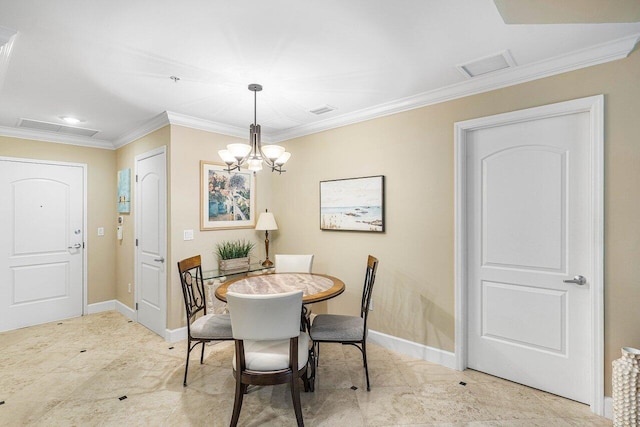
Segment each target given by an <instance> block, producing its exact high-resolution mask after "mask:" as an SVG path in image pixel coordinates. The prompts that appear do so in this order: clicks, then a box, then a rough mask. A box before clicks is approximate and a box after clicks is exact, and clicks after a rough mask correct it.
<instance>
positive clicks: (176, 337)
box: [164, 326, 187, 342]
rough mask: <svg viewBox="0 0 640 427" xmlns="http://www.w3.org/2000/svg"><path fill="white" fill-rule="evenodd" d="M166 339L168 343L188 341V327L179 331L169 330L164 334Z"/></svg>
mask: <svg viewBox="0 0 640 427" xmlns="http://www.w3.org/2000/svg"><path fill="white" fill-rule="evenodd" d="M164 339H165V340H166V341H168V342H178V341H182V340H186V339H187V327H186V326H183V327H182V328H178V329H167V330H166V332H165V333H164Z"/></svg>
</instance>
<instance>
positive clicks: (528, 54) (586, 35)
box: [0, 0, 640, 147]
mask: <svg viewBox="0 0 640 427" xmlns="http://www.w3.org/2000/svg"><path fill="white" fill-rule="evenodd" d="M612 3H614V2H609V4H612ZM0 27H4V28H0V44H1V41H2V37H1V36H2V30H4V31H5V32H6V30H7V29H9V30H16V31H17V34H16V35H15V37H14V38H12V39H11V41H10V42H9V44H8V45H7V46H5V52H4V56H5V57H4V58H3V55H2V54H0V134H5V135H6V134H11V135H15V134H16V132H17V130H16V126H17V125H18V123H19V121H20V119H31V120H39V121H45V122H52V123H59V124H64V123H63V122H62V121H61V119H60V116H76V117H79V118H80V119H82V120H83V122H82V123H80V124H79V125H77V126H80V127H84V128H89V129H94V130H98V131H99V132H98V133H97V134H96V135H95V136H93V137H78V136H74V137H73V138H70V137H69V138H67V139H69V140H72V141H74V142H76V143H82V142H83V141H84V142H86V143H87V144H88V145H91V144H94V145H100V144H103V146H107V147H108V146H111V147H113V146H119V145H122V144H123V143H126V142H129V140H130V139H131V138H133V137H134V136H135V135H136V134H137V133H140V132H141V131H140V129H149V128H150V126H152V125H151V124H150V123H153V122H154V121H153V119H154V118H156V119H155V122H158V117H163V118H164V119H166V120H169V121H171V120H173V121H174V122H176V123H189V124H194V126H195V127H201V128H209V129H212V130H217V131H219V132H221V133H226V134H230V135H239V136H245V137H246V136H247V135H248V125H249V124H250V123H251V122H252V121H253V93H252V92H250V91H249V90H248V89H247V85H248V84H249V83H260V84H262V85H263V86H264V90H263V91H262V92H259V93H258V99H257V101H258V102H257V116H258V117H257V118H258V123H260V124H261V125H262V128H263V134H264V138H265V139H266V140H271V141H278V140H282V139H286V138H290V137H295V136H299V135H304V134H308V133H311V132H316V131H320V130H324V129H328V128H332V127H336V126H339V125H343V124H346V123H352V122H356V121H360V120H364V119H368V118H372V117H376V116H380V115H384V114H389V113H393V112H396V111H402V110H406V109H409V108H415V107H418V106H421V105H427V104H430V103H434V102H440V101H442V100H446V99H452V98H455V97H459V96H464V95H466V94H470V93H477V92H481V91H485V90H491V89H493V88H496V87H501V86H505V85H509V84H516V83H519V82H522V81H527V80H532V79H535V78H539V77H543V76H546V75H551V74H556V73H558V72H563V71H568V70H571V69H576V68H580V67H583V66H588V65H593V64H596V63H601V62H605V61H608V60H612V59H617V58H621V57H624V56H626V55H627V54H628V53H629V51H631V50H632V49H633V47H634V45H635V43H636V41H637V40H638V37H639V36H640V23H638V22H632V23H605V24H553V25H541V24H535V25H507V24H505V23H504V21H503V19H502V17H501V15H500V13H499V11H498V9H497V8H496V5H495V4H494V2H493V1H492V0H393V1H391V0H348V1H345V0H323V1H301V0H297V1H295V0H269V1H264V0H236V1H233V2H231V1H224V0H184V1H180V2H175V1H171V2H170V1H166V0H92V1H86V0H56V1H42V0H20V1H18V0H0ZM9 46H10V47H11V51H10V54H9V55H8V57H6V56H7V55H6V54H7V47H9ZM505 50H508V51H509V52H510V53H511V56H512V57H513V59H514V60H515V62H516V64H517V66H516V67H515V68H513V69H510V70H504V71H500V72H497V73H495V74H493V75H486V76H482V77H478V78H475V79H467V78H465V77H464V76H463V75H462V74H461V73H460V72H458V70H457V69H456V66H457V65H460V64H464V63H467V62H470V61H474V60H476V59H478V58H481V57H485V56H487V55H493V54H496V53H499V52H501V51H505ZM170 76H178V77H179V78H180V81H179V82H177V83H175V82H173V81H172V80H171V79H170V78H169V77H170ZM325 105H330V106H333V107H335V108H336V109H335V111H332V112H330V113H326V114H323V115H315V114H312V113H310V110H313V109H316V108H318V107H322V106H325ZM164 111H168V112H170V114H168V115H167V114H165V115H162V116H158V115H159V114H161V113H162V112H164ZM58 138H60V137H58ZM65 138H66V137H65ZM53 140H55V138H53Z"/></svg>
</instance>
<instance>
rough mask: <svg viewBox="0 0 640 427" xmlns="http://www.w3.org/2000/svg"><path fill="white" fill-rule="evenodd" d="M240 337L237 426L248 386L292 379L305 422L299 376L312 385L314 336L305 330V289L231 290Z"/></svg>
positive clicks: (297, 410)
mask: <svg viewBox="0 0 640 427" xmlns="http://www.w3.org/2000/svg"><path fill="white" fill-rule="evenodd" d="M227 304H228V307H229V313H230V314H231V325H232V330H233V337H234V339H235V355H234V358H233V375H234V376H235V379H236V392H235V401H234V404H233V414H232V416H231V426H236V425H237V424H238V419H239V417H240V409H241V408H242V400H243V396H244V394H245V393H246V391H247V386H248V385H251V384H253V385H276V384H285V383H289V384H290V386H291V397H292V399H293V408H294V411H295V414H296V420H297V421H298V426H303V425H304V421H303V419H302V408H301V405H300V385H299V380H300V379H302V380H303V381H304V389H305V391H307V390H309V382H308V380H307V375H306V374H307V362H308V356H309V352H308V349H309V335H308V334H307V333H306V332H303V331H300V310H301V309H302V291H296V292H288V293H281V294H270V295H264V294H262V295H255V294H251V295H248V294H239V293H234V292H227Z"/></svg>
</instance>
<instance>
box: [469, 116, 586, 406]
mask: <svg viewBox="0 0 640 427" xmlns="http://www.w3.org/2000/svg"><path fill="white" fill-rule="evenodd" d="M540 111H541V112H540V114H541V115H542V116H538V117H529V118H527V119H520V120H510V121H508V122H507V123H504V124H495V125H493V126H486V127H480V128H478V129H475V130H470V131H468V132H467V133H466V137H465V144H466V153H467V157H466V168H467V169H466V191H467V193H466V194H467V199H466V209H467V211H466V230H467V233H466V237H467V254H466V271H467V274H468V277H467V298H468V299H467V307H468V316H467V325H466V326H467V340H468V341H467V344H468V348H467V366H468V367H470V368H472V369H476V370H479V371H483V372H487V373H489V374H492V375H496V376H499V377H502V378H506V379H509V380H512V381H515V382H518V383H521V384H525V385H529V386H532V387H535V388H538V389H541V390H545V391H548V392H551V393H554V394H558V395H560V396H564V397H568V398H570V399H574V400H577V401H580V402H584V403H592V398H593V394H592V390H593V383H592V380H593V366H594V365H593V360H594V357H596V356H597V355H595V354H594V346H593V345H592V343H593V342H594V341H593V339H594V333H595V331H594V325H595V322H594V321H593V320H594V318H593V317H592V307H593V301H592V296H593V294H592V292H591V291H592V288H593V286H594V283H596V281H597V279H598V278H597V277H595V276H597V274H596V271H597V269H596V268H594V265H593V259H594V257H593V253H594V244H595V242H596V239H594V236H595V235H597V233H595V230H594V229H593V227H594V222H593V200H592V194H593V188H592V186H593V183H594V175H593V174H594V169H593V168H592V165H593V163H592V160H593V159H592V134H591V129H592V126H591V120H592V117H591V112H590V111H588V110H587V111H578V112H575V113H571V114H560V115H549V114H546V115H545V114H544V113H543V111H544V110H542V109H540ZM579 275H580V276H584V277H585V279H584V283H567V282H566V281H568V280H573V279H574V277H575V276H579Z"/></svg>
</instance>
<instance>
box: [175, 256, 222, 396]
mask: <svg viewBox="0 0 640 427" xmlns="http://www.w3.org/2000/svg"><path fill="white" fill-rule="evenodd" d="M178 272H179V273H180V283H181V284H182V295H183V296H184V307H185V310H186V312H187V361H186V363H185V367H184V382H183V384H182V385H183V386H185V387H186V386H187V373H188V371H189V355H190V354H191V350H193V349H194V348H195V347H196V346H197V345H198V344H202V351H201V352H200V364H202V363H203V361H204V345H205V343H208V342H210V341H225V340H226V341H229V340H232V339H233V335H232V333H231V319H230V317H229V315H228V314H208V313H207V301H206V295H205V292H204V283H203V280H202V266H201V261H200V255H196V256H193V257H191V258H187V259H183V260H182V261H178Z"/></svg>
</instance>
